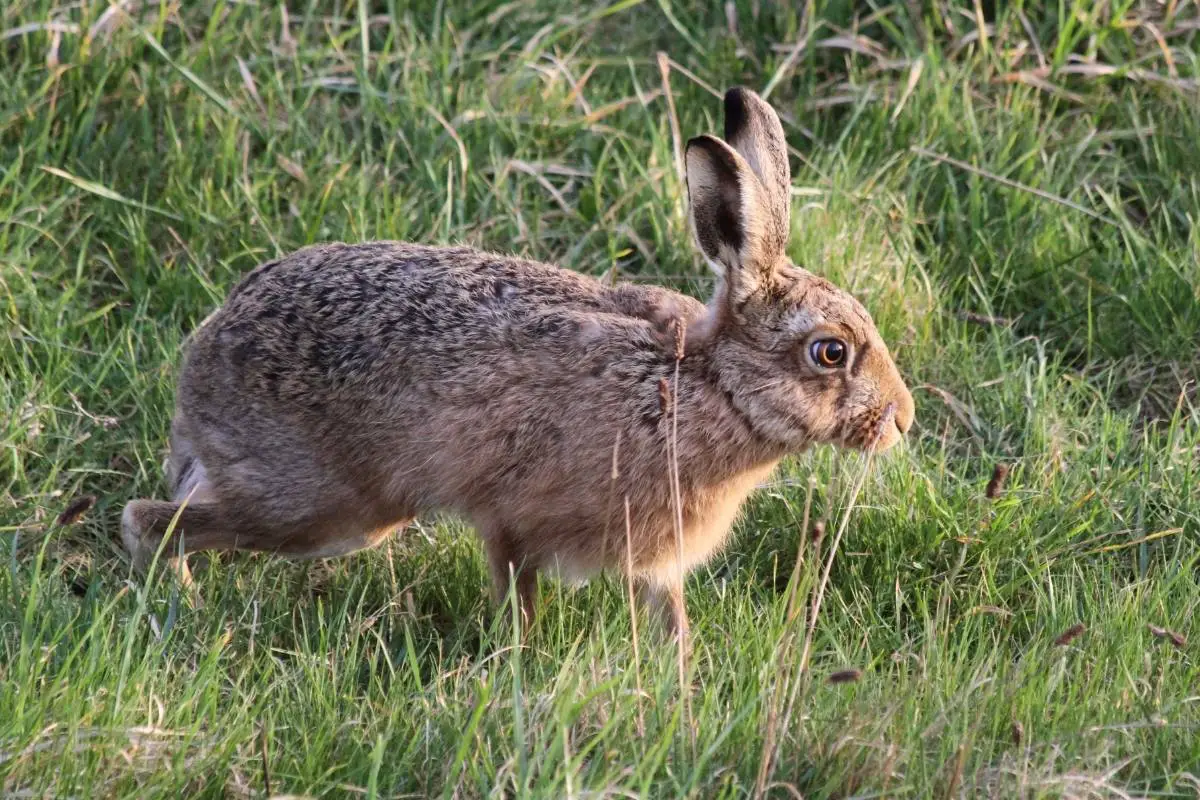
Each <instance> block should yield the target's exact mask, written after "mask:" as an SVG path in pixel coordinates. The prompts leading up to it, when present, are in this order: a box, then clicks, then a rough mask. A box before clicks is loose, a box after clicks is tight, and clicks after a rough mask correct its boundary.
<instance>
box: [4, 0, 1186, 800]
mask: <svg viewBox="0 0 1200 800" xmlns="http://www.w3.org/2000/svg"><path fill="white" fill-rule="evenodd" d="M996 5H1000V6H1001V9H1000V10H999V11H996V10H994V9H993V8H992V6H993V4H991V3H966V4H963V5H961V6H956V5H954V4H951V3H931V2H924V3H922V2H906V3H894V4H882V3H880V4H874V3H870V4H869V3H860V4H852V3H810V4H801V3H778V4H777V3H772V2H767V1H766V0H762V2H760V0H736V2H731V3H728V4H721V3H702V2H696V3H693V4H690V6H689V5H686V4H684V3H682V2H679V1H678V0H644V1H643V2H638V0H615V1H612V0H600V2H597V1H596V0H574V1H573V2H571V1H567V0H515V2H494V1H493V0H483V2H476V3H467V2H453V1H452V2H432V0H427V1H426V2H420V0H418V1H417V2H403V1H402V0H393V1H392V2H388V1H387V0H372V2H353V0H346V1H345V2H318V0H290V1H289V2H287V3H278V2H266V0H260V2H257V3H253V2H233V0H229V1H228V2H223V1H220V0H204V1H203V2H199V1H197V2H183V3H180V2H162V3H159V2H128V1H125V2H119V3H113V4H112V7H111V8H110V3H109V2H108V0H79V1H77V2H70V3H67V2H61V3H57V2H51V1H50V0H8V2H5V3H3V4H0V325H2V332H3V335H2V336H0V533H2V534H3V535H2V536H0V797H6V798H7V797H13V798H26V797H46V796H55V797H78V798H84V797H88V798H90V797H138V798H147V797H164V798H168V797H182V796H200V797H223V796H229V797H265V796H268V795H271V794H304V795H314V796H316V795H329V796H348V797H349V796H359V795H364V796H368V797H402V796H427V795H438V796H444V797H482V796H501V797H516V796H538V797H555V798H558V797H581V798H582V797H599V796H623V797H630V796H646V797H668V796H679V795H689V796H696V797H741V796H748V795H763V794H765V795H769V796H773V797H781V798H784V797H796V796H800V795H803V796H804V797H850V796H854V797H959V796H980V795H982V796H997V797H1058V796H1067V797H1125V796H1153V797H1196V796H1197V795H1198V793H1200V651H1198V650H1197V649H1196V648H1197V644H1196V642H1197V641H1200V630H1197V629H1196V628H1195V625H1194V622H1193V621H1194V620H1195V619H1196V618H1197V612H1198V611H1200V581H1198V578H1197V576H1198V575H1200V564H1198V563H1197V561H1198V556H1200V408H1198V404H1200V396H1198V395H1197V393H1196V379H1197V378H1198V377H1200V230H1198V229H1197V227H1196V223H1197V221H1198V217H1200V82H1198V79H1200V49H1198V45H1200V33H1198V31H1200V13H1198V12H1197V6H1196V3H1195V2H1189V0H1182V1H1181V2H1174V0H1172V2H1167V3H1159V2H1149V1H1147V2H1136V1H1133V0H1113V2H1106V3H1097V4H1091V3H1083V2H1079V3H1071V2H1066V0H1063V1H1062V2H1060V3H1058V4H1049V5H1043V4H1040V3H1035V2H1026V3H1016V4H1012V5H1010V4H996ZM739 83H740V84H744V85H748V86H751V87H753V88H756V89H758V90H759V91H763V92H769V99H770V100H771V102H772V103H773V104H775V105H776V106H777V107H778V108H779V110H780V112H781V115H782V116H783V117H784V118H785V128H786V130H787V134H788V138H789V141H790V144H791V145H792V147H793V148H794V151H793V161H792V163H793V172H794V178H793V182H794V204H793V221H792V224H793V239H792V247H791V255H792V257H793V258H794V260H796V261H797V263H800V264H803V265H806V266H808V267H809V268H811V269H812V270H814V271H816V272H819V273H822V274H824V275H827V276H828V277H830V278H831V279H833V280H835V281H838V282H840V283H841V284H843V285H845V286H847V287H849V288H851V289H853V290H854V291H855V292H856V293H857V294H858V296H859V297H860V298H861V299H862V300H863V301H864V303H865V304H866V305H867V306H868V307H869V308H870V309H871V311H872V313H873V314H874V315H875V318H876V320H877V322H878V324H879V327H880V329H881V331H882V332H883V334H884V337H885V338H886V339H887V340H888V341H889V342H890V343H891V344H892V347H893V351H894V352H895V354H896V357H897V362H898V363H899V365H900V367H901V370H902V371H903V373H904V374H905V377H906V379H907V380H908V382H909V385H910V386H911V387H912V388H913V391H914V395H915V397H916V400H917V414H918V422H917V425H916V426H915V428H914V430H913V431H912V432H911V434H910V436H909V441H908V445H907V447H905V448H903V449H900V450H898V451H896V452H893V453H889V454H888V455H887V456H886V457H884V458H882V459H879V460H878V461H877V462H876V463H874V464H872V465H871V468H870V473H869V477H868V478H867V480H866V483H865V488H864V489H863V491H862V493H861V495H860V497H859V500H858V503H857V505H856V506H854V507H848V505H847V501H848V498H849V495H850V493H851V488H852V485H853V484H854V482H855V481H856V480H857V477H858V476H859V474H860V473H861V472H862V469H863V464H862V461H861V460H860V459H859V458H858V457H855V456H844V455H839V454H836V453H834V452H832V451H830V450H827V449H819V450H815V451H813V452H811V453H809V454H806V455H805V456H803V457H802V458H798V459H795V460H794V461H791V462H788V463H787V464H785V466H784V468H783V469H782V470H781V472H780V473H779V474H777V475H776V476H775V478H774V479H773V480H772V483H771V485H770V486H769V487H768V488H766V489H765V490H763V491H762V492H760V493H758V494H757V495H756V497H755V499H754V500H753V501H752V503H751V504H750V505H749V507H748V508H747V510H746V513H745V514H744V516H743V518H742V520H741V521H740V522H739V524H738V526H737V529H736V535H735V538H734V540H733V542H732V544H731V546H730V547H729V548H728V550H727V551H726V552H725V553H723V554H722V555H721V556H720V557H718V558H716V559H715V560H714V561H713V562H712V563H711V564H710V565H709V566H708V567H707V568H705V569H701V570H699V571H698V572H696V573H695V574H694V575H693V576H692V577H691V579H690V580H689V583H688V587H687V591H688V605H689V610H690V613H691V615H692V617H693V623H694V628H695V631H694V632H695V639H696V641H695V654H694V658H693V661H692V664H691V666H690V672H689V674H688V675H687V676H686V678H685V687H686V688H685V689H684V690H683V691H681V689H680V681H679V678H678V676H677V670H676V662H675V653H674V650H673V648H672V647H671V646H669V645H667V644H666V643H664V642H662V641H661V640H660V639H659V638H657V637H656V636H655V634H654V632H653V630H652V629H650V628H647V626H646V625H645V624H642V625H640V626H639V639H638V640H637V646H636V648H635V646H634V640H633V637H632V635H631V618H630V613H629V609H628V605H627V603H626V602H625V590H624V586H623V584H622V583H621V582H620V581H619V580H616V579H614V578H612V577H609V578H606V579H603V580H598V581H594V582H593V583H592V584H590V585H588V586H586V587H579V588H575V587H567V586H560V585H556V584H553V583H547V582H543V584H542V589H541V594H542V597H541V602H542V605H543V608H544V610H543V613H542V616H541V617H540V619H539V621H538V623H537V625H536V627H535V628H534V629H533V630H532V631H531V632H530V636H529V638H528V640H527V642H526V646H524V647H514V646H513V643H514V640H513V637H512V634H511V633H510V632H509V627H508V626H506V625H505V624H504V622H505V621H504V620H503V619H502V618H500V617H497V615H496V614H495V613H494V611H493V610H491V608H490V603H489V600H488V596H487V584H486V580H487V570H486V566H485V564H484V561H483V557H482V554H481V551H480V548H479V546H478V544H477V542H476V540H475V538H474V537H473V535H471V533H470V531H469V530H467V529H466V528H465V527H464V526H463V525H462V524H461V523H459V522H457V521H455V520H450V519H446V520H434V519H430V520H425V521H423V522H422V523H421V524H420V525H419V526H417V527H415V528H413V529H410V530H408V531H406V532H405V533H404V535H402V536H398V537H396V538H395V539H394V540H392V541H391V542H390V543H389V544H388V545H387V546H385V547H382V548H380V549H379V550H376V551H372V552H370V553H367V554H362V555H358V556H355V557H351V558H347V559H342V560H337V561H328V562H319V563H309V564H298V563H290V562H287V561H284V560H281V559H273V558H266V557H253V556H236V557H226V556H222V557H220V558H216V559H213V560H211V561H210V562H208V563H207V564H205V563H200V562H198V563H196V564H195V567H196V575H197V581H198V584H199V591H200V594H201V596H202V597H203V600H204V605H203V607H200V608H192V607H190V606H189V604H188V603H187V602H185V598H182V597H181V596H180V593H179V591H178V589H177V588H176V586H175V585H174V584H173V582H172V581H171V580H169V579H163V578H160V577H152V578H150V579H149V580H145V579H143V578H142V577H141V576H138V575H135V574H132V573H131V570H130V566H129V563H128V560H127V559H126V558H125V556H124V553H123V552H122V550H121V548H120V546H119V543H118V536H117V520H118V516H119V514H120V509H121V507H122V505H123V504H124V503H125V502H126V501H127V500H128V499H129V498H131V497H134V496H153V495H161V494H162V493H163V492H164V486H163V479H162V475H161V468H160V465H161V461H162V457H163V453H164V448H165V443H166V434H167V428H168V423H169V419H170V414H171V408H172V402H173V386H174V374H175V372H174V371H175V366H176V362H177V359H178V355H179V352H180V347H181V344H182V342H183V339H184V337H185V336H186V334H187V333H188V331H189V330H190V329H192V328H193V327H194V326H195V325H196V324H197V323H198V322H199V321H200V320H201V319H203V318H204V317H205V316H206V315H207V314H208V313H209V312H210V311H212V310H213V309H214V308H215V307H216V306H217V305H218V304H219V303H220V302H221V300H222V298H223V297H224V294H225V292H226V291H227V290H228V289H229V288H230V287H231V286H232V285H233V284H234V283H235V282H236V281H237V280H238V278H239V276H240V275H242V274H243V273H245V272H246V271H247V270H249V269H250V268H251V267H253V266H254V265H255V264H257V263H258V262H260V261H262V260H265V259H268V258H271V257H274V256H276V255H277V254H280V253H282V252H286V251H288V250H291V249H293V248H296V247H299V246H301V245H304V244H307V243H310V242H314V241H324V240H335V239H341V240H362V239H372V238H395V239H411V240H417V241H423V242H434V243H438V242H442V243H446V242H469V243H472V244H475V245H479V246H484V247H488V248H493V249H497V250H502V251H508V252H516V253H520V254H523V255H526V256H530V257H534V258H539V259H544V260H548V261H552V262H555V263H558V264H561V265H564V266H567V267H570V268H572V269H576V270H580V271H583V272H588V273H592V274H610V273H613V272H614V271H615V273H616V274H618V275H619V276H621V277H623V278H627V279H631V280H639V281H654V282H660V283H665V284H669V285H673V286H676V287H678V288H681V289H683V290H685V291H688V292H692V293H695V294H697V295H701V296H702V295H704V294H705V293H706V292H707V291H708V290H709V289H710V287H711V283H710V279H709V277H708V276H707V272H706V269H705V268H703V266H702V264H701V263H700V260H699V258H698V255H697V253H696V251H695V249H694V247H693V246H692V244H691V241H690V238H689V235H688V231H687V226H686V218H685V214H684V206H683V197H684V192H683V186H682V184H681V181H680V179H679V177H678V172H677V166H676V156H675V150H676V148H677V147H678V145H679V140H678V138H677V137H680V136H682V137H683V138H684V139H686V138H687V137H689V136H692V135H695V134H697V133H701V132H711V131H716V130H719V126H720V104H719V99H718V96H719V93H720V92H721V91H722V90H723V89H724V88H725V87H727V86H729V85H733V84H739ZM997 465H1004V466H1006V467H1007V468H1008V469H1009V472H1008V476H1007V481H1006V482H1005V483H1004V485H1003V486H1002V487H1000V488H998V490H996V491H991V492H989V491H986V489H985V487H987V485H988V483H989V479H990V478H991V477H992V475H993V470H994V469H995V468H996V466H997ZM809 492H811V507H812V514H811V516H812V519H813V520H827V525H826V527H825V530H826V534H825V536H824V537H823V540H822V541H821V542H819V543H817V544H816V545H815V546H814V544H813V537H812V534H811V533H809V534H808V535H807V537H806V535H805V533H804V531H803V524H802V520H803V517H804V513H805V507H806V503H808V502H809ZM88 497H94V498H95V503H94V505H93V506H91V507H88V503H89V501H88V499H87V498H88ZM64 512H67V513H65V514H64ZM72 512H73V513H72ZM843 523H846V527H845V535H844V538H843V539H842V540H841V542H840V547H839V549H838V550H837V552H836V558H833V549H834V548H833V547H832V546H831V545H832V540H833V539H834V538H836V537H835V534H836V532H837V531H838V530H839V528H840V526H841V525H842V524H843ZM805 540H806V542H805ZM798 555H799V556H800V568H799V570H798V571H797V572H796V576H797V577H796V578H795V580H792V577H791V576H792V574H793V569H794V567H795V565H796V564H797V558H798ZM831 559H832V561H831ZM827 568H828V570H829V571H828V573H826V569H827ZM824 574H827V575H828V584H827V586H826V588H825V590H824V592H823V593H821V592H820V584H821V579H822V576H823V575H824ZM793 591H794V592H795V594H796V597H797V598H798V600H797V607H798V608H800V609H802V613H799V614H798V615H796V616H795V617H794V618H792V619H789V618H788V616H787V606H788V602H789V599H788V598H789V596H790V594H789V593H790V592H793ZM818 597H819V598H820V609H819V614H816V615H814V614H813V613H812V609H813V605H814V603H815V602H816V600H817V598H818ZM810 637H811V638H810ZM806 639H810V641H811V654H810V657H809V659H808V663H807V664H804V663H802V653H803V651H804V650H805V641H806ZM850 670H856V672H849V671H850Z"/></svg>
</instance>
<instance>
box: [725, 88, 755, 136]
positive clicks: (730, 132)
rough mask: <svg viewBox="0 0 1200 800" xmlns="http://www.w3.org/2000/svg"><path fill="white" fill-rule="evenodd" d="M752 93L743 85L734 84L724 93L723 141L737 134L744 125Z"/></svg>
mask: <svg viewBox="0 0 1200 800" xmlns="http://www.w3.org/2000/svg"><path fill="white" fill-rule="evenodd" d="M753 96H754V93H753V92H751V91H750V90H749V89H747V88H745V87H743V86H735V87H733V88H732V89H730V90H729V91H728V92H726V93H725V141H729V140H730V139H732V138H733V137H734V136H736V135H737V133H738V131H740V130H742V129H743V128H744V127H745V126H746V122H747V119H748V117H749V115H750V109H749V105H750V103H751V102H753V101H752V100H751V99H750V98H751V97H753Z"/></svg>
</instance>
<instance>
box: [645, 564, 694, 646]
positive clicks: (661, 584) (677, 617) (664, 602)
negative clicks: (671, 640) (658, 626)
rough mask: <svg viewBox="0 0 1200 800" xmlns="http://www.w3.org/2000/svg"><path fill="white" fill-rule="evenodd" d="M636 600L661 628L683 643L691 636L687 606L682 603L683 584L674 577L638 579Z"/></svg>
mask: <svg viewBox="0 0 1200 800" xmlns="http://www.w3.org/2000/svg"><path fill="white" fill-rule="evenodd" d="M637 589H638V600H640V601H641V604H642V607H643V608H645V609H646V612H647V614H649V615H653V616H656V617H658V618H659V620H660V621H661V622H662V625H663V628H664V629H666V631H667V633H669V634H671V635H672V636H674V637H676V638H679V639H682V640H683V641H684V642H685V643H686V642H687V640H688V637H689V636H690V634H691V627H690V626H689V625H688V616H687V606H686V605H685V604H684V602H683V584H682V583H680V582H679V581H678V580H676V579H675V578H674V577H665V576H664V577H662V578H661V581H660V578H659V576H654V577H653V578H640V579H639V580H638V582H637Z"/></svg>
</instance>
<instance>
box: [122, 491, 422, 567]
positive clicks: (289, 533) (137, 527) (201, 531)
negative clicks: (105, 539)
mask: <svg viewBox="0 0 1200 800" xmlns="http://www.w3.org/2000/svg"><path fill="white" fill-rule="evenodd" d="M176 515H178V519H176ZM172 520H175V527H174V528H171V522H172ZM404 524H407V520H397V521H396V522H394V523H392V524H388V525H384V526H378V527H367V526H362V525H355V524H354V522H353V521H346V522H344V523H339V522H337V521H334V520H318V519H312V520H304V521H300V522H294V521H291V522H282V523H272V522H268V521H265V520H262V519H258V518H255V517H254V516H252V515H250V514H246V513H239V512H238V511H237V510H235V509H234V508H232V507H230V506H229V505H222V504H220V503H218V502H216V501H211V500H208V501H203V502H198V503H197V502H183V503H176V502H168V501H161V500H134V501H133V502H131V503H129V505H127V506H125V512H124V513H123V514H122V516H121V536H122V539H123V540H124V542H125V547H126V549H127V550H129V553H130V555H132V556H133V560H134V564H135V565H137V566H138V567H139V568H144V567H145V566H146V565H148V564H149V562H150V560H151V559H153V557H154V554H155V553H156V552H157V551H158V549H159V548H160V547H162V548H163V554H164V556H165V557H168V558H174V557H175V556H177V555H180V554H181V550H182V555H187V554H188V553H194V552H196V551H198V550H255V551H259V552H268V553H279V554H280V555H286V556H292V557H296V558H329V557H333V556H341V555H347V554H349V553H353V552H355V551H358V550H363V549H365V548H368V547H374V546H375V545H377V544H379V543H380V542H381V541H383V539H384V538H385V537H387V535H388V534H390V533H391V532H392V531H394V530H396V528H398V527H400V526H401V525H404ZM168 529H170V530H171V540H170V541H168V542H167V543H166V544H165V545H164V544H163V537H164V536H166V535H167V531H168Z"/></svg>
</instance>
